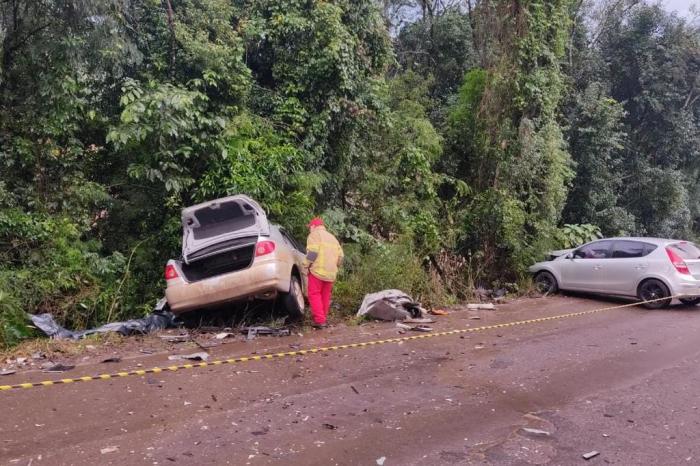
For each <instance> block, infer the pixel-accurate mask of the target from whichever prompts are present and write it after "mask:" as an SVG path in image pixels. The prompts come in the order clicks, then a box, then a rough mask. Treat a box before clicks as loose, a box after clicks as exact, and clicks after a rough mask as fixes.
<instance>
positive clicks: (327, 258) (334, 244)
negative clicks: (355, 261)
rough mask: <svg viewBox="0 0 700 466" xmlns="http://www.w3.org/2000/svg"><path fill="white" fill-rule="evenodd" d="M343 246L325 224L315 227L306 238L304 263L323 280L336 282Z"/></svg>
mask: <svg viewBox="0 0 700 466" xmlns="http://www.w3.org/2000/svg"><path fill="white" fill-rule="evenodd" d="M343 257H344V254H343V248H342V247H341V246H340V243H339V242H338V240H337V239H336V238H335V236H333V235H332V234H330V233H328V231H326V229H325V228H324V227H323V226H318V227H315V228H313V229H312V230H311V233H309V237H308V238H307V239H306V260H305V262H304V265H306V266H307V267H309V271H310V272H311V273H312V274H313V275H314V276H315V277H316V278H319V279H321V280H323V281H327V282H334V281H335V279H336V277H337V276H338V268H339V267H340V264H341V263H342V261H343Z"/></svg>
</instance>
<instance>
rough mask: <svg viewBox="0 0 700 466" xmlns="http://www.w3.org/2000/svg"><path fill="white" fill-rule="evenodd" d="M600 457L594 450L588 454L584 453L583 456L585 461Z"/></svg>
mask: <svg viewBox="0 0 700 466" xmlns="http://www.w3.org/2000/svg"><path fill="white" fill-rule="evenodd" d="M598 455H600V452H598V451H595V450H593V451H589V452H588V453H584V454H583V455H581V456H583V459H584V460H586V461H588V460H589V459H591V458H595V457H596V456H598Z"/></svg>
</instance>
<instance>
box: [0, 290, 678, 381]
mask: <svg viewBox="0 0 700 466" xmlns="http://www.w3.org/2000/svg"><path fill="white" fill-rule="evenodd" d="M683 296H684V295H679V296H671V297H667V298H659V299H651V300H648V301H641V302H635V303H629V304H621V305H619V306H610V307H604V308H599V309H592V310H590V311H581V312H572V313H569V314H560V315H556V316H549V317H538V318H536V319H527V320H517V321H515V322H507V323H504V324H493V325H484V326H482V327H473V328H463V329H457V330H447V331H444V332H432V333H422V334H419V335H412V336H409V337H397V338H387V339H384V340H373V341H363V342H359V343H347V344H343V345H334V346H322V347H318V348H309V349H299V350H296V351H285V352H281V353H268V354H263V355H253V356H241V357H238V358H230V359H222V360H216V361H212V362H200V363H196V364H191V363H189V364H182V365H180V366H168V367H164V368H161V367H152V368H150V369H137V370H133V371H127V372H116V373H113V374H99V375H87V376H83V377H76V378H73V379H57V380H44V381H42V382H25V383H19V384H15V385H0V391H7V390H15V389H19V388H34V387H45V386H50V385H66V384H70V383H74V382H89V381H92V380H110V379H116V378H123V377H129V376H132V375H139V376H143V375H146V374H158V373H160V372H164V371H172V372H175V371H178V370H181V369H196V368H201V367H209V366H218V365H222V364H238V363H242V362H248V361H261V360H263V359H276V358H285V357H289V356H304V355H308V354H315V353H319V352H326V351H340V350H345V349H351V348H366V347H368V346H374V345H384V344H387V343H400V342H403V341H411V340H424V339H428V338H437V337H444V336H449V335H459V334H462V333H473V332H483V331H485V330H493V329H498V328H506V327H515V326H518V325H528V324H537V323H540V322H548V321H552V320H560V319H567V318H571V317H581V316H585V315H589V314H596V313H600V312H605V311H612V310H616V309H623V308H628V307H634V306H638V305H640V304H647V303H653V302H656V301H663V300H666V299H674V298H679V297H683Z"/></svg>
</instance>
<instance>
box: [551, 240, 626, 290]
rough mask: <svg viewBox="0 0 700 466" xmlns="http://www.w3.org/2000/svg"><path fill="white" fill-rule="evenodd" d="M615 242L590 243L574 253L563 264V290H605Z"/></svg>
mask: <svg viewBox="0 0 700 466" xmlns="http://www.w3.org/2000/svg"><path fill="white" fill-rule="evenodd" d="M612 245H613V241H611V240H601V241H594V242H592V243H588V244H586V245H584V246H582V247H580V248H579V249H577V250H575V251H574V252H573V253H572V256H571V257H570V258H567V259H564V260H563V262H562V264H561V284H560V286H561V288H563V289H566V290H574V291H576V290H578V291H594V292H601V290H603V289H604V288H605V276H604V274H605V268H606V265H607V263H608V261H609V257H610V249H611V248H612Z"/></svg>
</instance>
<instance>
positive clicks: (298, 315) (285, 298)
mask: <svg viewBox="0 0 700 466" xmlns="http://www.w3.org/2000/svg"><path fill="white" fill-rule="evenodd" d="M282 306H283V308H284V311H285V312H286V313H287V315H288V316H289V317H291V318H292V319H295V320H301V319H302V318H303V317H304V290H303V289H302V287H301V282H300V281H299V277H297V276H294V275H293V276H292V279H291V280H290V282H289V293H285V294H283V295H282Z"/></svg>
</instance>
